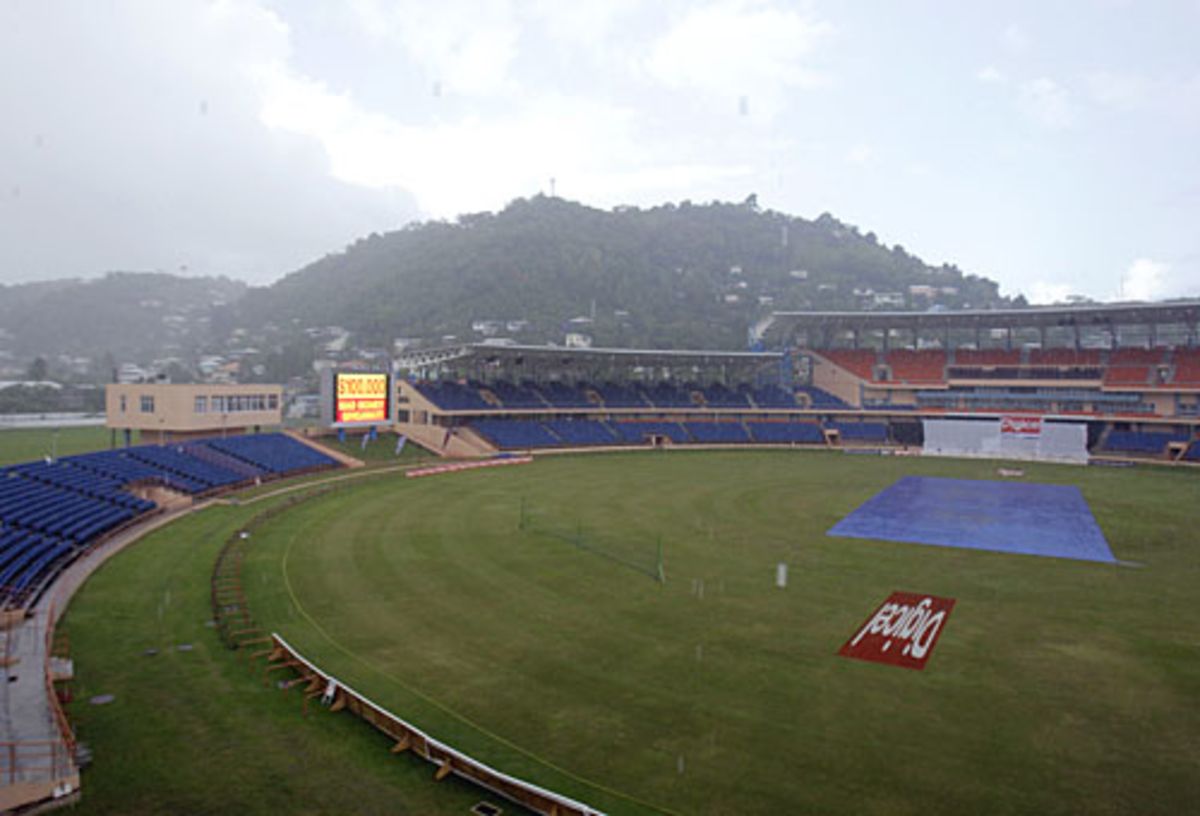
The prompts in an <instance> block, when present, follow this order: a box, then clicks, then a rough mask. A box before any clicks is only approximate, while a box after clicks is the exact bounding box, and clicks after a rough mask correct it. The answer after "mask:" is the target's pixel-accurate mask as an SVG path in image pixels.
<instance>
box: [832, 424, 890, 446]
mask: <svg viewBox="0 0 1200 816" xmlns="http://www.w3.org/2000/svg"><path fill="white" fill-rule="evenodd" d="M829 427H831V428H834V429H836V430H837V432H838V435H839V436H840V437H841V439H842V440H843V441H844V440H850V441H853V442H886V441H887V436H888V429H887V425H885V424H884V423H882V422H833V423H831V424H830V426H829Z"/></svg>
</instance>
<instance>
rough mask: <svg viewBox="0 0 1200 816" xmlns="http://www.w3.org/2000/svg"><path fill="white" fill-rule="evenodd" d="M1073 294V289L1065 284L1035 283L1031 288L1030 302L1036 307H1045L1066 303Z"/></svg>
mask: <svg viewBox="0 0 1200 816" xmlns="http://www.w3.org/2000/svg"><path fill="white" fill-rule="evenodd" d="M1071 294H1072V291H1071V287H1070V286H1068V285H1067V284H1065V283H1050V282H1048V281H1035V282H1034V284H1033V285H1032V286H1031V287H1029V302H1030V303H1032V304H1034V305H1035V306H1045V305H1048V304H1052V303H1064V302H1066V300H1067V298H1068V297H1070V296H1071Z"/></svg>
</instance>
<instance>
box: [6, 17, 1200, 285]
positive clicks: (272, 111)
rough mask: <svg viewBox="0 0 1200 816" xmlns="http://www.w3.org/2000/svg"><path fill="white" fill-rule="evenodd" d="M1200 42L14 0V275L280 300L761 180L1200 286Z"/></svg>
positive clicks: (1087, 265)
mask: <svg viewBox="0 0 1200 816" xmlns="http://www.w3.org/2000/svg"><path fill="white" fill-rule="evenodd" d="M1198 30H1200V3H1197V2H1177V3H1161V4H1155V5H1154V6H1153V8H1152V9H1147V7H1145V6H1139V5H1137V4H1132V3H1126V2H1119V1H1118V0H1108V1H1104V0H1096V2H1091V3H1085V4H1079V3H1071V4H1059V5H1052V6H1049V7H1047V6H1045V5H1044V4H1035V3H1029V2H1026V3H1017V4H1012V5H1008V6H1005V7H1004V8H1002V9H1001V8H985V7H976V6H969V7H963V8H960V7H948V8H947V7H942V6H939V5H937V4H932V3H927V4H918V5H916V6H906V7H904V8H903V9H902V8H899V7H893V6H892V5H890V4H886V3H870V4H862V5H856V6H853V7H839V6H836V5H834V4H829V3H820V2H802V3H784V2H769V1H768V0H718V1H717V2H685V1H684V0H676V1H673V2H667V3H663V4H654V5H645V4H638V3H634V2H628V1H626V0H622V1H621V2H604V3H579V4H570V5H567V4H555V3H549V2H526V3H516V2H483V3H466V2H449V3H442V4H439V5H438V6H437V7H436V8H430V7H427V6H426V5H425V4H421V3H418V2H407V1H405V2H394V3H389V2H382V1H381V0H379V1H377V0H354V2H349V3H346V4H341V5H338V6H336V7H322V6H315V5H313V4H308V3H301V2H290V1H289V0H222V1H221V2H203V0H181V2H177V3H172V4H169V6H168V5H167V4H160V3H153V2H148V1H147V0H128V1H124V2H116V3H113V4H107V5H106V6H105V7H100V6H99V5H98V4H92V3H84V2H65V1H64V2H30V1H29V0H10V2H7V3H5V4H4V5H3V6H0V67H2V68H3V69H4V70H3V71H2V72H0V89H2V92H0V99H3V100H4V110H5V113H4V117H3V122H4V125H5V126H4V127H3V128H0V281H2V282H5V283H15V282H27V281H35V280H47V279H58V278H93V277H97V276H99V275H102V274H104V273H105V272H107V271H110V270H121V271H164V272H169V273H174V274H189V275H227V276H229V277H233V278H236V279H240V280H245V281H246V282H248V283H253V284H259V285H261V284H264V283H269V282H271V281H273V280H276V279H278V278H280V277H282V276H283V275H285V274H287V273H290V272H293V271H295V270H297V269H299V268H301V267H303V266H304V265H306V264H307V263H309V262H311V261H313V260H316V259H318V258H320V257H322V256H323V255H326V254H329V253H332V252H338V251H340V250H341V249H343V248H344V247H345V246H346V245H348V244H350V243H352V242H353V241H354V240H356V239H358V238H361V237H364V236H366V235H369V234H370V233H372V232H383V231H388V230H392V229H397V228H400V227H401V226H403V225H404V224H406V223H409V222H411V221H413V220H427V219H441V218H449V219H452V218H453V217H455V216H457V215H459V214H462V213H468V212H477V211H482V210H497V209H499V208H501V207H503V206H504V205H505V204H506V203H507V202H509V201H511V200H514V199H517V198H522V197H528V196H531V195H535V194H537V193H538V192H546V193H549V192H550V191H551V188H552V185H553V189H554V191H555V192H556V193H557V194H558V195H560V196H562V197H564V198H567V199H570V200H575V201H579V202H580V203H583V204H585V205H588V206H595V207H600V208H604V209H611V208H612V207H613V206H616V205H620V204H628V205H635V206H641V207H649V206H655V205H658V204H661V203H666V202H672V201H674V202H677V201H680V200H684V199H688V200H692V201H694V202H697V203H703V202H707V201H710V200H714V199H716V200H729V201H740V200H743V199H744V198H745V197H746V196H747V195H749V194H751V193H755V194H756V195H757V196H758V200H759V202H760V204H761V206H763V207H764V208H769V209H773V210H778V211H780V212H785V213H788V214H791V215H798V216H802V217H805V218H809V219H812V218H815V217H816V216H817V215H819V214H820V213H821V212H825V211H828V212H830V213H832V214H833V215H834V216H835V217H837V218H839V219H840V220H843V221H845V222H847V223H851V224H854V225H856V226H858V227H859V228H860V229H862V230H863V231H864V232H865V231H872V232H874V233H876V234H877V235H878V236H879V238H880V240H881V241H883V242H885V243H887V244H889V245H891V244H896V243H899V244H902V245H903V246H904V247H905V248H907V249H908V250H909V251H910V252H912V253H914V254H916V255H918V256H920V257H921V258H922V259H924V260H925V261H927V262H929V263H932V264H935V265H937V264H940V263H943V262H947V263H954V264H957V265H958V266H960V267H961V268H962V269H963V270H964V271H965V272H968V273H973V274H979V275H984V276H987V277H989V278H992V279H994V280H996V281H998V282H999V283H1000V285H1001V288H1002V291H1004V292H1005V293H1006V294H1017V293H1023V294H1025V295H1026V296H1027V297H1029V298H1030V299H1031V300H1032V301H1034V302H1048V301H1053V300H1058V299H1062V298H1063V297H1065V296H1066V295H1068V294H1081V295H1085V296H1089V297H1093V298H1096V299H1098V300H1104V301H1107V300H1113V299H1117V298H1120V297H1124V298H1127V299H1162V298H1169V297H1182V296H1196V295H1200V238H1198V237H1197V234H1196V232H1195V229H1194V224H1196V223H1200V151H1197V150H1196V149H1195V145H1196V144H1197V143H1200V57H1198V56H1197V54H1196V53H1195V50H1194V48H1193V47H1192V44H1191V41H1192V40H1193V39H1194V37H1193V36H1192V35H1193V34H1195V33H1196V32H1197V31H1198ZM552 180H553V181H552Z"/></svg>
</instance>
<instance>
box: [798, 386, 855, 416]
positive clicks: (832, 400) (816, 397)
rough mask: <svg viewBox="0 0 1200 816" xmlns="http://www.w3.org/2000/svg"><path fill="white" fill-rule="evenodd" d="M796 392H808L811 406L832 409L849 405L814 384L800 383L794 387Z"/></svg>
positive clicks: (836, 409)
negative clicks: (800, 384)
mask: <svg viewBox="0 0 1200 816" xmlns="http://www.w3.org/2000/svg"><path fill="white" fill-rule="evenodd" d="M796 393H797V394H808V397H809V399H810V400H812V407H813V408H820V409H824V408H829V409H831V410H834V411H838V410H843V409H847V408H849V407H850V406H849V405H848V404H847V403H846V402H844V401H843V400H841V399H839V398H837V397H835V396H834V395H833V394H830V393H829V392H828V391H826V390H825V389H823V388H817V387H816V386H815V385H802V386H800V387H798V388H797V389H796Z"/></svg>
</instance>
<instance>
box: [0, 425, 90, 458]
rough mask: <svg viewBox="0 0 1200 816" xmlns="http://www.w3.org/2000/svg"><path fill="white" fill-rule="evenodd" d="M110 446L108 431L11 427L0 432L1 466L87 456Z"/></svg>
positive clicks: (87, 427)
mask: <svg viewBox="0 0 1200 816" xmlns="http://www.w3.org/2000/svg"><path fill="white" fill-rule="evenodd" d="M108 446H109V430H108V428H105V427H103V426H100V425H88V426H84V427H81V428H13V429H8V430H3V431H0V465H14V464H18V463H20V462H32V461H34V460H37V459H41V458H42V457H44V456H50V455H57V456H70V455H71V454H75V453H90V452H91V451H97V450H104V449H106V448H108Z"/></svg>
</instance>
